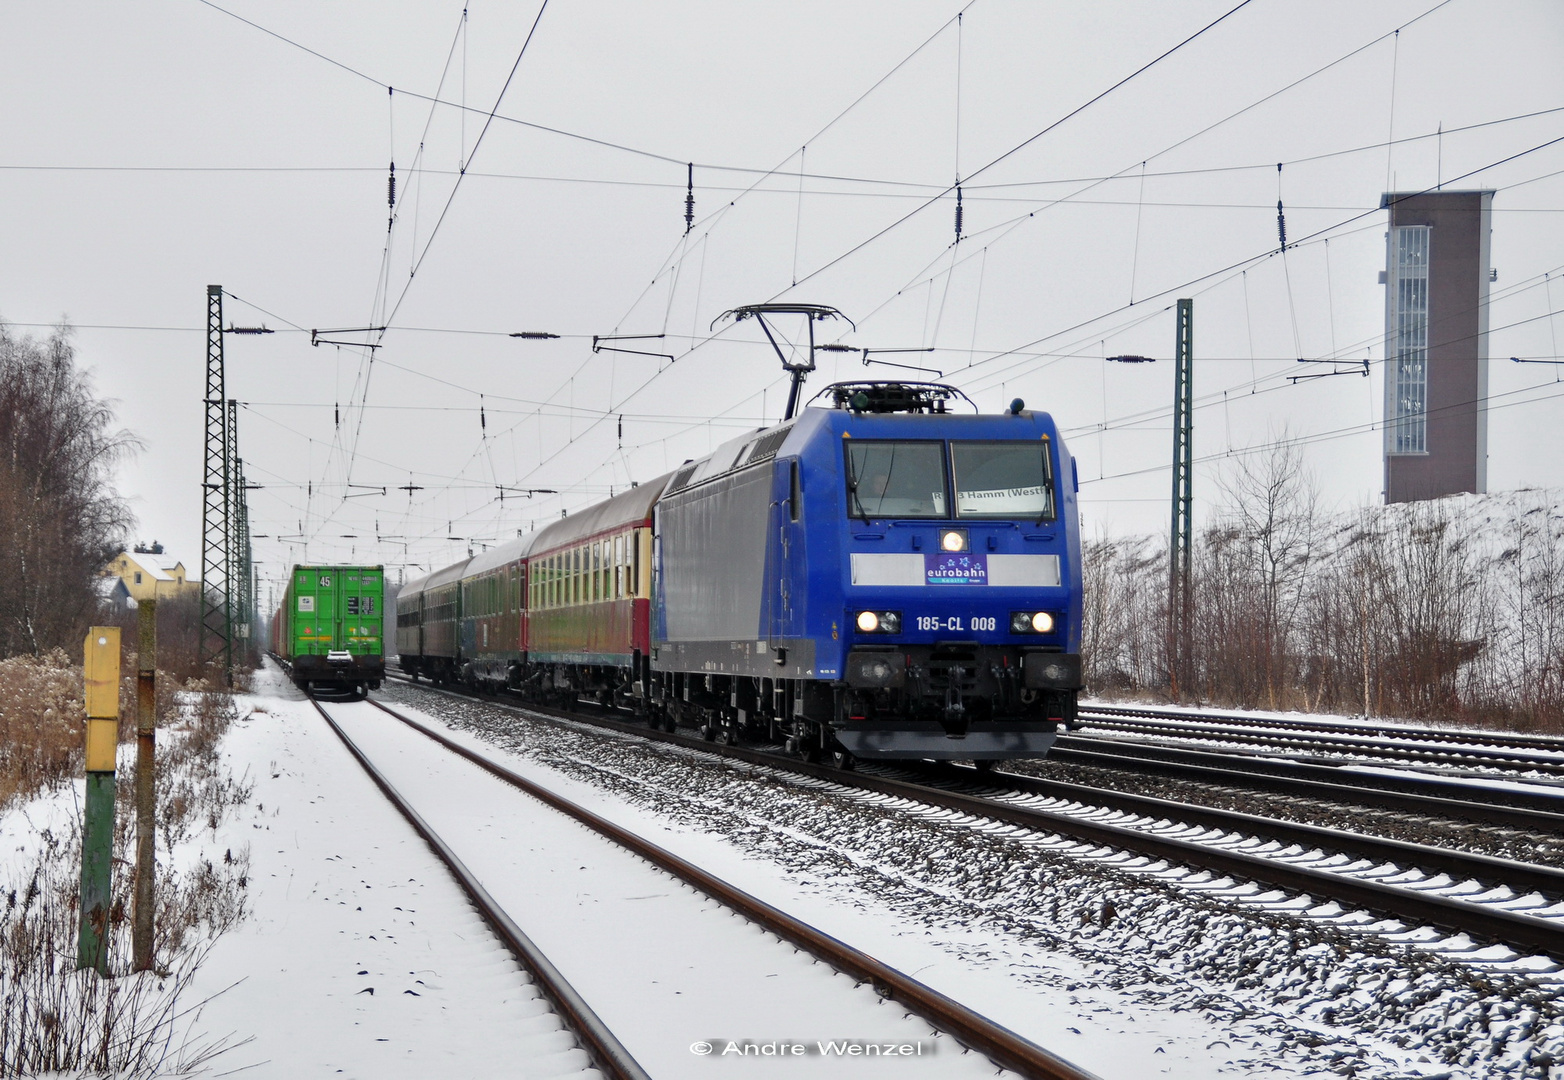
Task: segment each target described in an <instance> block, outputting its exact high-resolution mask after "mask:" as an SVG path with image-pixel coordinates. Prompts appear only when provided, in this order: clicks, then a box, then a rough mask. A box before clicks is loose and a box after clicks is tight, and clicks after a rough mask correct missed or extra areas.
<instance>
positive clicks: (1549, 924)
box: [375, 702, 1564, 959]
mask: <svg viewBox="0 0 1564 1080" xmlns="http://www.w3.org/2000/svg"><path fill="white" fill-rule="evenodd" d="M375 704H377V705H379V703H378V702H376V703H375ZM379 707H380V708H383V709H386V711H387V712H391V713H392V714H393V715H397V714H396V713H395V712H394V710H391V709H389V708H387V707H386V706H384V705H380V706H379ZM501 707H503V708H508V709H512V710H515V711H518V712H524V713H532V714H535V715H536V714H540V713H541V714H542V716H543V718H545V719H552V720H561V721H574V722H577V723H589V724H593V725H596V726H601V727H604V728H608V729H611V730H617V731H621V732H623V733H625V734H628V735H632V736H635V737H639V738H643V739H649V740H654V741H659V742H668V743H672V744H674V745H678V746H684V747H687V748H691V749H699V750H704V751H706V752H709V753H712V754H716V755H720V756H722V757H730V758H734V759H737V760H742V761H746V762H749V763H751V764H756V765H762V766H766V767H771V768H779V767H780V768H783V769H785V770H787V771H790V772H796V773H800V774H803V775H807V776H811V777H814V778H816V779H820V780H825V781H828V782H831V783H835V784H839V785H842V786H844V787H856V788H860V789H863V790H868V791H874V792H876V793H879V794H884V795H890V796H894V797H897V798H903V799H908V800H910V801H914V802H921V803H925V804H928V805H933V806H937V807H941V808H943V809H949V810H954V811H957V812H960V813H964V814H969V815H972V816H974V817H981V818H989V819H992V820H996V821H1002V822H1005V823H1007V824H1012V825H1018V826H1021V827H1023V828H1027V829H1032V830H1036V831H1046V832H1051V833H1055V834H1058V835H1062V836H1067V837H1071V838H1073V839H1076V840H1082V841H1087V842H1090V843H1098V844H1103V845H1106V846H1109V847H1113V848H1118V849H1120V850H1125V851H1131V852H1135V853H1138V854H1142V855H1149V856H1152V857H1154V858H1159V859H1168V860H1171V861H1173V862H1176V863H1179V864H1180V865H1184V866H1194V867H1199V868H1201V869H1205V870H1211V871H1213V872H1216V873H1220V874H1224V875H1234V876H1237V877H1240V878H1243V879H1246V880H1250V881H1254V882H1258V883H1262V884H1266V885H1273V886H1276V887H1279V888H1284V889H1288V890H1291V891H1296V892H1300V893H1304V894H1307V895H1309V896H1311V897H1318V898H1322V899H1330V900H1336V901H1340V902H1343V903H1346V904H1349V905H1351V906H1353V907H1356V908H1361V909H1365V910H1368V911H1371V912H1378V913H1381V914H1386V915H1390V916H1391V917H1393V918H1397V919H1407V920H1415V921H1417V922H1420V923H1426V924H1429V925H1432V926H1435V927H1440V928H1443V929H1447V930H1451V931H1454V932H1457V933H1465V934H1467V935H1469V936H1472V937H1474V938H1477V939H1481V940H1490V941H1499V942H1504V943H1506V944H1508V945H1511V946H1519V947H1521V948H1523V949H1526V950H1531V951H1535V952H1539V953H1543V954H1546V955H1549V956H1553V957H1555V958H1558V959H1564V920H1550V919H1543V918H1538V917H1536V916H1533V915H1527V914H1525V913H1524V912H1517V911H1509V910H1505V909H1503V908H1499V907H1497V906H1494V905H1491V904H1477V903H1473V902H1471V901H1468V900H1462V899H1460V898H1457V897H1449V896H1439V895H1437V894H1433V893H1428V892H1422V891H1419V890H1417V889H1414V888H1407V887H1402V886H1396V885H1385V884H1381V883H1379V882H1375V881H1370V880H1364V879H1360V878H1352V877H1347V876H1345V875H1342V874H1337V873H1333V872H1331V871H1326V870H1315V869H1312V868H1309V867H1305V866H1297V865H1293V864H1289V863H1284V862H1279V861H1277V860H1275V859H1270V858H1267V857H1265V856H1259V855H1251V854H1248V853H1245V852H1238V851H1232V850H1228V849H1224V848H1219V847H1214V846H1211V845H1208V844H1202V843H1198V842H1196V841H1190V840H1181V839H1177V838H1173V837H1165V836H1158V835H1156V834H1155V833H1149V832H1146V831H1144V830H1140V829H1134V828H1129V827H1127V826H1122V825H1112V824H1108V823H1104V822H1097V821H1092V820H1090V819H1087V818H1082V817H1079V816H1076V815H1072V814H1066V813H1061V812H1057V811H1052V810H1045V809H1041V808H1037V807H1027V806H1021V805H1016V804H1012V803H1007V802H1002V801H995V800H992V799H987V798H983V797H980V796H974V795H968V794H964V793H960V792H954V791H949V790H946V789H942V788H934V787H928V786H925V785H922V784H914V783H909V782H907V781H902V780H894V779H889V778H885V777H877V776H872V775H868V774H865V773H847V772H842V771H841V770H838V769H834V768H827V767H824V766H820V765H811V764H809V763H806V762H802V761H799V760H798V759H796V758H791V757H781V756H779V755H776V754H770V753H766V752H764V751H758V750H752V749H749V748H745V747H738V746H731V745H721V744H715V743H708V742H705V741H704V740H702V739H698V738H693V737H690V736H685V735H678V734H670V733H667V732H663V731H652V730H649V729H648V728H646V727H644V726H642V725H640V724H630V723H626V722H624V721H621V720H614V719H609V718H604V717H587V716H582V715H575V714H568V713H563V714H562V713H555V714H553V715H550V713H552V710H539V709H537V708H535V707H534V706H530V705H529V706H526V707H524V708H523V707H520V706H515V705H508V704H502V705H501ZM399 718H401V719H404V721H405V722H408V723H410V724H413V725H414V726H417V727H420V728H422V725H419V724H417V722H416V721H411V720H407V719H406V718H405V717H399ZM426 734H430V735H431V737H434V738H438V739H440V740H441V741H442V742H443V741H445V740H444V737H443V736H439V735H438V734H437V733H432V732H428V731H426ZM463 751H465V748H463ZM466 752H467V753H471V752H470V751H466ZM475 760H480V763H481V755H476V756H475ZM1002 775H1003V780H1004V782H1009V781H1011V780H1012V779H1021V778H1019V777H1013V776H1012V774H1008V773H1006V774H1002ZM1037 782H1038V783H1039V784H1042V783H1046V782H1045V781H1041V780H1038V781H1037ZM1085 790H1087V791H1088V792H1089V793H1090V794H1091V795H1092V797H1093V798H1095V799H1097V800H1098V801H1103V800H1104V796H1105V795H1106V794H1108V793H1104V792H1102V791H1100V790H1098V789H1095V788H1091V789H1085ZM1354 790H1355V789H1354ZM1113 794H1117V793H1113ZM1157 801H1158V802H1161V800H1157ZM1168 805H1169V806H1170V807H1172V808H1174V809H1175V810H1177V812H1178V813H1179V814H1180V816H1183V811H1184V809H1185V807H1184V804H1181V803H1169V804H1168ZM1463 805H1464V804H1463ZM1201 810H1202V812H1209V811H1207V810H1205V808H1201ZM1258 820H1261V821H1264V822H1265V823H1266V824H1267V825H1270V824H1271V822H1270V821H1269V819H1258ZM1324 831H1325V832H1327V833H1332V834H1334V835H1336V836H1348V837H1350V836H1352V835H1353V834H1350V833H1338V832H1337V831H1336V830H1324ZM1380 842H1381V843H1391V842H1390V841H1380ZM1412 846H1413V847H1417V846H1418V845H1412ZM1473 858H1475V859H1478V860H1480V862H1479V865H1481V867H1482V868H1483V871H1484V872H1485V873H1486V872H1488V871H1491V870H1494V869H1496V867H1495V865H1494V864H1495V863H1502V862H1503V860H1492V861H1488V860H1486V859H1485V858H1484V857H1477V856H1474V857H1473ZM1548 871H1549V868H1547V867H1532V868H1530V870H1529V871H1528V873H1529V875H1530V877H1531V878H1532V880H1546V881H1548V883H1549V891H1556V890H1557V888H1558V885H1557V880H1556V879H1555V878H1554V876H1553V875H1552V874H1550V873H1549V872H1548Z"/></svg>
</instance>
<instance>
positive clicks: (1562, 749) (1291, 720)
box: [1080, 705, 1564, 754]
mask: <svg viewBox="0 0 1564 1080" xmlns="http://www.w3.org/2000/svg"><path fill="white" fill-rule="evenodd" d="M1080 713H1081V715H1083V716H1104V717H1136V718H1143V719H1149V720H1187V721H1191V722H1195V723H1200V722H1207V723H1224V724H1244V725H1247V726H1249V727H1268V728H1276V729H1280V730H1285V731H1318V732H1322V733H1324V734H1330V735H1365V736H1373V737H1375V738H1382V739H1396V740H1405V741H1411V742H1429V743H1476V744H1481V743H1490V744H1492V745H1494V746H1500V747H1506V748H1508V749H1512V750H1534V751H1538V752H1543V753H1554V754H1564V735H1523V734H1520V733H1518V732H1513V731H1473V730H1466V729H1446V728H1418V727H1411V726H1397V725H1391V724H1372V723H1368V722H1364V723H1354V724H1348V723H1346V722H1345V721H1330V720H1318V719H1310V718H1306V717H1301V716H1299V717H1286V716H1255V715H1250V714H1247V713H1242V712H1219V711H1218V712H1209V711H1205V710H1200V711H1193V712H1182V711H1179V710H1176V709H1161V708H1157V707H1156V706H1152V705H1083V706H1081V707H1080Z"/></svg>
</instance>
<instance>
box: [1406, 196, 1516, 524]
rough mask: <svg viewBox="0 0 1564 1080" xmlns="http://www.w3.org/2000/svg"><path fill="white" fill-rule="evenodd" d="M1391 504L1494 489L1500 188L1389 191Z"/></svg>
mask: <svg viewBox="0 0 1564 1080" xmlns="http://www.w3.org/2000/svg"><path fill="white" fill-rule="evenodd" d="M1380 205H1381V206H1382V207H1385V208H1387V209H1389V211H1390V231H1389V232H1388V233H1387V234H1386V239H1387V243H1386V253H1385V273H1384V282H1385V286H1386V287H1385V501H1386V502H1387V503H1395V502H1414V501H1416V500H1419V499H1437V498H1438V497H1439V496H1441V495H1453V494H1456V493H1458V492H1463V491H1472V492H1482V491H1486V490H1487V488H1488V412H1487V399H1488V283H1489V281H1490V280H1491V278H1492V271H1491V270H1490V269H1489V259H1488V240H1489V235H1490V232H1491V211H1492V207H1493V192H1492V191H1425V192H1415V193H1406V194H1400V193H1396V192H1391V193H1388V194H1386V195H1385V196H1383V198H1382V199H1381V201H1380Z"/></svg>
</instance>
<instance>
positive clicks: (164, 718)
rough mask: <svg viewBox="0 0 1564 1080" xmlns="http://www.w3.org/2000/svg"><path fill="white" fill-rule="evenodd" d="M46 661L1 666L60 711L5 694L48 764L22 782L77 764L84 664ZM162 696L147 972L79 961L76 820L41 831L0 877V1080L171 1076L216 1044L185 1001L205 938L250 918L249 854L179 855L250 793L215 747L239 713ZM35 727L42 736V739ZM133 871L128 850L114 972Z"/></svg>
mask: <svg viewBox="0 0 1564 1080" xmlns="http://www.w3.org/2000/svg"><path fill="white" fill-rule="evenodd" d="M51 659H52V660H53V661H54V665H53V666H51V665H48V664H39V663H36V662H31V663H30V662H20V663H18V662H14V661H8V662H5V663H0V679H8V680H9V681H5V682H0V685H3V686H5V687H6V688H7V690H8V691H10V692H12V693H13V694H15V693H19V692H21V691H22V690H25V689H27V688H32V689H35V690H39V689H47V690H52V691H53V692H54V693H55V694H56V697H55V698H49V697H47V696H45V697H42V698H39V699H36V701H37V703H42V702H43V701H49V702H51V703H52V708H53V717H54V718H57V719H58V723H54V724H53V726H51V723H52V720H51V721H50V722H45V718H44V717H45V712H44V711H42V710H37V709H33V710H29V709H24V708H22V707H20V705H18V703H17V701H18V699H15V698H8V699H7V700H8V701H9V702H10V703H11V704H12V706H13V707H14V708H16V715H17V716H19V717H20V716H26V717H28V718H29V719H28V720H27V721H26V722H25V723H24V722H20V721H18V725H17V726H18V727H20V728H21V729H22V731H23V734H24V735H27V734H29V733H30V738H31V742H30V743H29V745H30V746H33V747H35V749H34V750H33V751H32V757H31V758H28V760H33V759H36V758H38V757H39V756H40V755H42V756H43V757H44V759H45V760H49V761H51V762H53V766H52V769H53V771H52V772H50V773H48V774H47V777H46V776H45V773H44V770H42V769H41V768H40V767H37V766H31V767H29V768H26V769H18V770H17V775H19V776H21V777H23V783H22V784H21V786H20V787H19V788H18V790H21V788H22V787H28V788H31V789H36V788H37V787H38V786H39V785H40V784H41V783H45V782H48V783H59V782H61V781H63V780H64V779H67V778H69V777H70V776H71V775H72V773H73V772H74V771H75V770H76V769H79V768H80V764H79V761H80V750H79V746H80V742H81V735H80V727H79V721H78V722H77V726H76V730H75V732H74V733H73V732H71V731H70V730H69V728H70V726H71V721H74V720H75V718H76V717H78V716H79V715H80V712H81V703H80V694H79V691H74V688H75V687H79V686H80V670H79V669H76V670H75V671H74V672H72V671H71V670H70V668H69V666H68V665H66V664H63V663H61V661H63V659H64V658H63V655H61V656H59V657H55V658H51ZM132 670H133V667H132ZM168 682H172V680H168ZM70 692H76V697H75V699H74V701H72V700H71V699H70V698H68V697H63V698H61V697H59V695H64V694H68V693H70ZM159 698H160V700H159V719H160V725H159V726H160V729H161V731H160V738H159V746H158V762H157V772H156V788H155V790H156V793H157V826H158V882H157V889H156V896H157V913H156V916H155V928H156V929H155V934H154V946H155V956H156V961H155V970H154V971H152V972H147V973H143V974H138V975H120V976H119V977H116V978H108V979H104V978H101V977H100V976H99V975H98V974H97V973H96V972H91V971H87V972H79V971H77V970H76V933H77V922H78V917H79V916H78V909H77V902H78V899H77V898H78V886H79V875H80V867H81V846H80V836H79V829H73V830H72V832H71V835H69V836H64V837H61V836H58V835H55V834H53V833H51V832H49V831H47V830H45V831H42V832H41V833H40V834H39V847H38V850H37V851H36V852H35V854H34V859H33V862H32V863H31V864H30V865H28V866H27V867H26V868H25V869H24V870H23V871H22V872H21V873H20V874H19V875H18V876H17V877H16V878H15V879H14V880H13V881H11V882H9V883H5V884H3V885H0V1076H31V1075H37V1074H39V1073H47V1072H57V1071H65V1072H85V1073H89V1074H97V1075H110V1074H112V1075H115V1076H126V1077H139V1076H153V1075H177V1074H180V1073H188V1072H192V1071H197V1070H200V1069H201V1068H202V1067H203V1066H204V1065H205V1064H206V1063H207V1062H209V1061H210V1059H211V1058H212V1057H213V1056H214V1055H216V1054H218V1053H221V1052H222V1051H223V1050H224V1049H225V1048H226V1046H225V1044H224V1043H223V1042H221V1041H218V1042H212V1041H209V1040H205V1039H203V1038H202V1037H201V1036H199V1035H198V1034H197V1033H196V1030H195V1024H196V1021H197V1020H198V1018H199V1013H200V1007H201V1003H199V1002H197V1003H194V1004H189V1003H187V1002H185V1001H184V1000H183V997H184V996H185V991H186V990H187V989H188V986H189V984H190V981H191V978H192V976H193V974H194V972H195V971H196V969H197V967H198V966H199V965H200V963H201V961H202V960H203V959H204V958H205V956H206V955H207V954H208V952H209V951H210V950H211V948H212V945H213V943H214V942H215V941H216V940H217V939H218V937H219V936H220V935H221V934H222V933H223V932H224V931H226V930H228V929H229V928H231V927H233V926H234V925H235V924H237V923H238V922H239V921H240V920H241V919H243V918H244V916H245V914H246V909H247V898H248V888H247V887H248V883H249V882H248V874H249V851H248V849H247V848H241V849H239V850H237V851H235V850H233V849H229V850H227V851H225V852H224V853H223V856H222V857H221V858H199V859H194V860H192V859H190V858H189V857H188V854H187V853H188V847H189V843H190V841H192V840H194V839H197V838H198V836H199V834H200V833H201V832H202V831H203V830H207V829H211V830H216V829H217V828H218V826H219V825H220V824H221V822H222V821H223V819H224V817H225V816H226V815H227V814H228V812H229V811H230V810H232V809H233V808H235V807H237V806H239V805H241V804H243V803H244V802H245V801H247V800H248V799H249V797H250V793H251V785H249V784H247V783H245V782H244V781H243V780H242V779H240V780H236V779H235V778H233V777H232V776H230V775H229V774H228V771H227V770H226V769H225V768H224V767H223V765H222V761H221V759H220V757H219V753H218V749H219V743H220V741H221V739H222V737H223V735H224V734H225V733H226V732H227V730H228V728H229V726H230V725H231V724H232V723H233V721H234V719H235V718H236V713H235V708H234V703H233V699H232V698H231V697H230V696H229V695H226V694H216V693H207V692H202V691H200V690H192V689H185V690H178V691H170V692H168V693H166V694H160V695H159ZM23 700H25V699H23ZM62 702H63V703H62ZM56 728H58V729H59V730H58V731H56V730H55V729H56ZM122 731H128V732H129V733H130V734H131V736H132V737H133V736H134V725H133V724H125V725H122ZM45 732H48V733H52V734H51V735H50V737H49V738H48V739H47V740H45V739H44V738H43V733H45ZM45 746H48V747H53V748H55V749H56V751H57V755H56V757H55V758H48V756H47V755H46V754H44V752H43V748H44V747H45ZM73 755H74V756H73ZM24 756H25V755H24ZM51 778H52V779H51ZM132 797H133V785H132V784H130V783H121V784H120V785H119V790H118V806H117V812H116V819H115V841H114V844H115V850H116V851H117V852H119V853H121V854H122V855H128V854H129V853H130V852H131V851H132V850H133V847H132V843H133V834H134V821H135V815H134V809H133V806H132ZM182 848H183V849H184V850H183V852H182V851H181V849H182ZM181 854H184V855H185V857H184V858H181V857H180V856H181ZM133 874H134V867H133V865H132V863H131V862H130V861H129V860H128V859H126V858H119V859H116V861H115V864H114V881H113V885H112V895H113V896H114V897H115V898H116V902H115V904H114V907H113V908H112V910H111V911H110V915H109V927H108V941H109V969H110V971H112V972H118V973H123V972H127V971H129V969H130V967H131V961H130V956H131V940H130V938H131V927H130V918H129V911H128V898H129V897H130V896H131V895H132V893H133Z"/></svg>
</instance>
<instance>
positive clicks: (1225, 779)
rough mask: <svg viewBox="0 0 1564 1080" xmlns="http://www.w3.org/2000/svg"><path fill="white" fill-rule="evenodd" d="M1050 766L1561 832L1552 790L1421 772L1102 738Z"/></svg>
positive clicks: (1079, 741)
mask: <svg viewBox="0 0 1564 1080" xmlns="http://www.w3.org/2000/svg"><path fill="white" fill-rule="evenodd" d="M1049 758H1050V760H1053V761H1062V762H1072V763H1075V764H1080V765H1093V766H1098V767H1103V768H1112V769H1130V770H1135V771H1140V772H1149V773H1155V774H1158V775H1162V776H1172V777H1180V778H1183V779H1190V780H1201V781H1206V782H1214V783H1218V784H1223V785H1227V786H1235V785H1236V786H1243V787H1248V788H1254V789H1257V790H1261V791H1274V792H1280V793H1284V794H1291V795H1304V796H1309V797H1313V798H1323V799H1329V800H1334V801H1337V802H1341V803H1346V804H1356V805H1363V806H1376V807H1381V808H1384V809H1388V810H1399V811H1407V812H1411V813H1415V814H1426V815H1430V816H1434V817H1442V818H1448V819H1451V820H1455V821H1473V822H1483V823H1486V824H1492V825H1502V826H1505V827H1508V828H1514V829H1524V830H1539V829H1540V830H1544V831H1547V832H1554V833H1564V798H1561V797H1560V796H1559V795H1557V794H1555V793H1553V792H1552V790H1551V789H1542V790H1527V789H1525V788H1522V787H1519V786H1514V785H1511V786H1499V785H1493V784H1483V783H1474V782H1472V781H1470V780H1463V779H1460V778H1454V777H1440V776H1430V775H1427V774H1422V773H1404V772H1397V773H1394V774H1391V773H1382V772H1369V771H1366V770H1360V769H1355V768H1346V767H1343V766H1342V765H1340V764H1338V765H1320V764H1317V763H1314V762H1308V761H1298V760H1294V759H1289V758H1281V757H1254V756H1250V755H1245V754H1223V753H1218V752H1214V751H1211V750H1205V749H1200V750H1197V749H1192V748H1186V747H1179V746H1167V745H1154V744H1149V743H1145V742H1139V741H1125V740H1119V739H1109V738H1105V737H1082V736H1079V735H1061V736H1060V737H1059V739H1058V740H1057V741H1056V742H1055V743H1054V746H1053V748H1052V749H1051V750H1050V751H1049Z"/></svg>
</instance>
